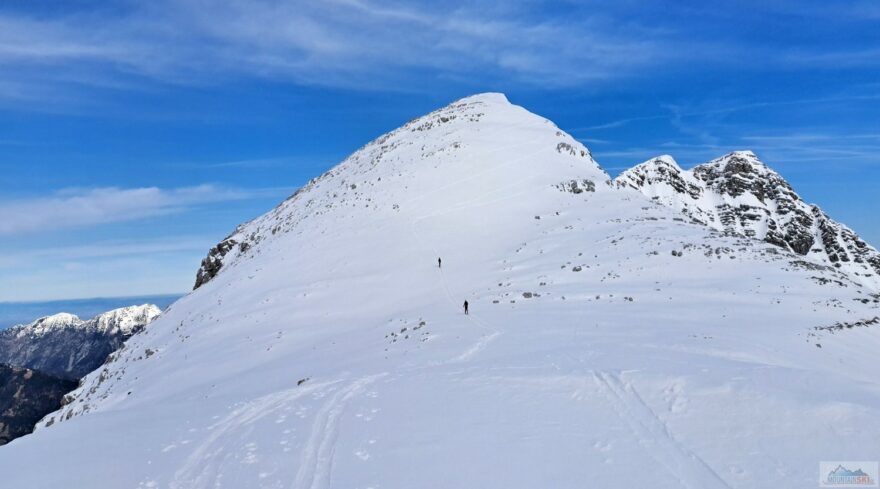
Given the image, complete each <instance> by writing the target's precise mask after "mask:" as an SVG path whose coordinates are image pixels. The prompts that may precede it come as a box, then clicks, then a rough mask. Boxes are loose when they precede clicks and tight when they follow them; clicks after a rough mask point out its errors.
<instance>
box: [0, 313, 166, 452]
mask: <svg viewBox="0 0 880 489" xmlns="http://www.w3.org/2000/svg"><path fill="white" fill-rule="evenodd" d="M160 313H161V311H160V309H159V308H158V307H157V306H155V305H153V304H144V305H140V306H129V307H124V308H120V309H114V310H112V311H108V312H105V313H103V314H99V315H97V316H95V317H94V318H92V319H89V320H85V321H84V320H82V319H80V318H78V317H77V316H75V315H73V314H68V313H58V314H54V315H51V316H46V317H42V318H39V319H37V320H35V321H33V322H31V323H29V324H23V325H20V326H16V327H13V328H10V329H6V330H2V331H0V445H2V444H4V443H7V442H9V441H10V440H12V439H14V438H16V437H18V436H21V435H24V434H27V433H30V432H31V430H33V427H34V424H35V423H36V422H37V421H39V420H40V419H41V418H42V417H43V416H45V415H46V414H48V413H50V412H52V411H55V410H56V409H58V408H59V407H61V404H62V398H63V396H64V395H65V394H67V393H68V392H70V391H71V390H73V389H74V388H75V387H76V386H77V385H78V383H79V380H80V379H81V378H82V377H83V376H85V375H86V374H88V373H89V372H91V371H92V370H94V369H96V368H97V367H99V366H100V365H101V364H102V363H104V361H105V360H106V359H107V356H108V355H110V354H111V353H113V352H114V351H116V350H117V349H118V348H119V347H120V346H121V345H122V344H123V343H124V342H125V340H127V339H128V338H130V337H131V336H132V335H134V334H136V333H137V332H139V331H141V330H142V329H143V328H144V327H146V326H147V324H149V323H150V322H152V321H153V320H154V319H156V318H157V317H158V316H159V314H160Z"/></svg>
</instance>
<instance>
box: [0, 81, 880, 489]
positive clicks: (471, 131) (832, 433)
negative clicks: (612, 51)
mask: <svg viewBox="0 0 880 489" xmlns="http://www.w3.org/2000/svg"><path fill="white" fill-rule="evenodd" d="M438 258H442V268H440V267H439V266H438V261H437V259H438ZM206 260H207V261H206V262H205V263H203V266H202V268H201V270H200V273H199V279H198V281H197V284H196V285H197V286H198V287H197V288H196V289H195V290H194V291H193V292H191V293H190V294H188V295H187V296H185V297H183V298H181V299H180V300H178V301H177V302H176V303H175V304H174V305H172V306H171V307H170V308H168V310H166V311H165V312H164V313H163V315H162V316H161V317H160V318H159V319H157V320H156V321H154V322H153V323H151V325H150V327H149V328H147V329H146V330H145V331H144V332H142V333H141V334H138V335H135V336H133V337H132V338H131V339H130V340H129V341H128V342H127V343H126V344H125V347H124V348H123V349H122V350H121V351H119V352H118V353H116V354H114V355H113V356H112V357H111V358H110V359H109V360H108V362H107V363H106V364H105V365H103V366H102V367H101V368H100V369H99V370H98V371H96V372H93V373H92V374H90V375H89V376H88V377H86V378H85V379H84V380H83V381H82V384H81V386H80V387H79V388H78V389H77V390H76V391H74V392H73V393H72V394H71V395H70V396H69V402H68V403H67V404H66V405H65V406H64V407H63V408H62V409H61V410H59V411H57V412H55V413H52V414H51V415H50V416H48V417H47V418H46V419H45V420H44V422H43V424H42V426H41V427H40V428H39V429H38V430H37V431H36V432H35V433H34V434H33V435H30V436H27V437H24V438H21V439H19V440H16V441H14V442H13V443H12V444H10V445H9V446H6V447H4V448H3V449H2V450H3V451H2V453H0V471H2V472H3V474H4V483H5V484H7V485H9V486H10V487H61V486H63V485H64V484H65V483H66V482H68V481H70V480H75V481H77V483H78V484H80V485H82V486H84V487H89V488H96V489H102V488H108V489H111V488H112V489H115V488H119V487H126V488H127V487H131V488H139V489H140V488H166V487H168V488H172V489H183V488H186V489H218V488H221V489H222V488H240V487H248V488H249V487H266V488H276V487H282V488H296V489H314V488H335V487H361V488H366V487H392V488H421V487H455V488H458V487H462V488H466V487H505V488H509V489H520V488H522V489H525V488H528V489H533V488H536V487H553V488H560V489H562V488H582V487H584V486H585V485H590V486H595V487H603V488H618V487H620V488H623V487H652V488H670V489H671V488H675V489H679V488H681V487H692V488H705V487H720V488H724V487H731V488H743V489H745V488H748V489H754V488H765V487H766V488H778V487H808V486H810V485H812V484H815V468H816V461H817V460H828V459H833V458H834V457H835V456H836V455H833V454H841V453H846V454H848V455H847V456H848V457H852V458H853V459H856V460H859V459H863V460H864V459H867V460H870V458H869V457H871V456H872V455H871V454H875V453H877V452H878V451H880V426H878V425H877V423H876V422H875V421H876V419H878V418H880V392H878V390H877V389H876V379H877V378H878V376H880V365H878V362H877V360H876V354H875V352H876V351H877V349H878V348H880V328H878V327H877V323H876V322H875V321H874V320H873V318H876V317H877V316H878V315H880V311H878V309H880V295H877V294H876V293H874V292H872V291H871V290H869V289H867V288H865V287H863V286H861V285H858V284H856V283H854V282H852V281H851V280H850V279H849V278H848V276H847V275H846V274H844V273H843V272H841V271H840V270H838V269H836V268H834V267H832V266H826V265H822V264H819V263H815V262H812V261H808V260H804V259H803V258H802V257H801V256H800V255H797V254H796V253H793V252H790V251H786V250H783V249H781V248H779V247H777V246H774V245H771V244H769V243H766V242H764V241H760V240H756V239H752V238H745V237H742V236H737V235H732V234H729V233H727V234H726V233H722V232H719V231H717V230H715V229H713V228H710V227H707V226H705V225H703V224H701V223H692V222H689V220H688V219H686V218H685V217H684V216H682V215H681V213H680V212H678V211H674V210H672V209H669V208H668V207H666V206H661V205H656V204H655V203H653V202H652V200H651V199H650V198H649V197H647V196H645V195H643V194H642V193H640V192H635V191H623V190H618V189H615V188H614V186H613V185H610V182H609V180H608V176H607V174H606V173H605V172H604V171H602V170H601V168H599V166H598V165H597V164H596V163H595V161H594V160H593V158H592V156H591V155H590V153H589V150H588V149H587V148H585V147H584V146H583V145H581V144H579V143H578V142H577V141H575V140H573V139H572V138H571V137H570V136H568V135H567V134H566V133H565V132H563V131H561V130H560V129H559V128H557V127H556V126H555V125H554V124H553V123H551V122H549V121H547V120H546V119H543V118H541V117H539V116H536V115H534V114H531V113H529V112H527V111H526V110H525V109H522V108H520V107H517V106H515V105H512V104H510V103H508V102H507V101H506V100H504V99H502V98H501V97H500V96H497V95H481V96H477V97H473V98H466V99H462V100H460V101H457V102H454V103H453V104H451V105H449V106H447V107H444V108H442V109H439V110H437V111H434V112H432V113H430V114H428V115H426V116H423V117H420V118H417V119H414V120H413V121H411V122H409V123H407V124H405V125H403V126H402V127H401V128H399V129H397V130H395V131H391V132H390V133H388V134H386V135H383V136H381V137H380V138H378V139H376V140H374V141H372V142H370V143H369V144H367V145H365V146H364V147H363V148H361V149H359V150H358V151H356V152H355V153H353V154H352V155H351V156H350V157H348V158H347V159H346V160H345V161H343V162H342V163H341V164H340V165H339V166H337V167H335V168H333V169H331V170H330V171H328V172H327V173H325V174H324V175H322V176H321V177H318V178H316V179H315V180H313V181H312V182H310V183H309V184H308V185H306V186H305V187H304V188H303V189H301V190H300V191H298V192H297V193H296V194H294V195H293V196H292V197H291V198H289V199H287V200H286V201H285V202H283V203H281V204H280V205H279V206H278V207H276V208H275V209H272V210H271V211H269V212H268V213H267V214H265V215H263V216H261V217H259V218H257V219H255V220H254V221H252V222H249V223H246V224H244V225H242V226H240V227H239V228H238V229H237V230H236V231H235V232H233V234H232V235H230V236H229V238H227V240H225V241H224V242H223V243H221V244H220V245H218V246H217V247H216V248H215V249H214V250H213V251H212V254H211V256H210V257H209V258H206ZM464 300H467V301H468V302H469V304H470V315H468V316H465V315H464V314H463V311H462V302H463V301H464ZM850 325H852V327H849V326H850ZM107 453H124V454H125V456H124V457H107V456H106V454H107ZM829 457H831V458H829ZM859 457H861V458H859Z"/></svg>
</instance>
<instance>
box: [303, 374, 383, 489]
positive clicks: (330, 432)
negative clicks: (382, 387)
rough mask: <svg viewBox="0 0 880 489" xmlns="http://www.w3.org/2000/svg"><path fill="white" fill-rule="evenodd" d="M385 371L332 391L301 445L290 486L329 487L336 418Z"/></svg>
mask: <svg viewBox="0 0 880 489" xmlns="http://www.w3.org/2000/svg"><path fill="white" fill-rule="evenodd" d="M384 375H385V374H378V375H373V376H369V377H363V378H361V379H358V380H355V381H354V382H352V383H351V384H349V385H347V386H346V387H344V388H342V389H340V390H338V391H337V392H336V393H334V394H333V395H332V396H331V397H330V400H328V401H327V402H326V403H325V404H324V405H323V406H322V407H321V410H320V411H319V412H318V413H317V414H316V415H315V420H314V423H313V425H312V431H311V434H310V435H309V439H308V441H307V442H306V445H305V447H304V448H303V451H302V455H301V457H300V461H299V470H298V471H297V473H296V479H295V481H294V483H293V485H292V486H291V487H292V488H294V489H322V488H328V487H330V475H331V471H332V468H333V455H334V454H335V452H336V438H337V437H338V436H339V420H340V418H341V417H342V414H343V412H344V411H345V407H346V405H347V404H348V402H349V400H350V399H351V398H352V397H354V396H357V395H358V394H360V393H361V392H363V390H364V389H365V388H366V386H368V385H369V384H371V383H373V382H375V381H376V380H377V379H379V378H380V377H383V376H384Z"/></svg>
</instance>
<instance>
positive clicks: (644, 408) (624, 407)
mask: <svg viewBox="0 0 880 489" xmlns="http://www.w3.org/2000/svg"><path fill="white" fill-rule="evenodd" d="M593 378H594V379H595V381H596V384H597V385H598V387H599V389H600V391H602V393H603V394H604V395H605V397H606V398H607V399H608V401H609V403H610V404H611V405H612V407H613V408H614V410H615V412H616V413H617V414H618V415H619V416H620V417H621V419H623V420H624V421H625V422H626V423H627V424H628V425H629V426H630V428H631V429H632V431H633V434H634V435H635V436H636V437H637V439H638V440H639V444H640V445H641V446H643V447H645V449H646V451H647V452H648V453H649V454H651V456H652V457H653V458H655V459H656V460H657V461H658V462H659V463H660V464H661V465H663V466H664V467H666V469H667V470H669V472H670V473H671V474H672V475H673V476H674V477H675V478H676V479H678V480H679V482H681V487H687V488H693V489H710V488H724V489H731V488H730V486H729V485H728V484H727V483H726V482H725V481H724V480H723V479H722V478H721V477H720V476H719V475H718V474H717V473H716V472H715V471H714V470H713V469H712V467H710V466H709V464H707V463H706V462H705V461H704V460H703V459H702V458H700V457H699V456H698V455H697V454H696V453H694V452H692V451H691V450H689V449H688V448H687V447H686V446H684V445H683V444H681V442H679V441H678V440H676V439H675V437H674V436H673V435H672V433H670V432H669V427H668V426H667V425H666V423H665V422H663V420H661V419H660V418H659V417H657V414H656V413H654V411H653V410H652V409H651V408H650V407H649V406H648V405H647V404H646V403H645V401H644V400H642V398H641V397H640V396H639V394H638V392H636V390H635V388H634V387H633V386H632V384H631V383H629V382H624V381H622V380H621V379H620V377H619V376H617V375H614V374H612V373H609V372H593Z"/></svg>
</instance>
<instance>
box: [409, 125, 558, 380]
mask: <svg viewBox="0 0 880 489" xmlns="http://www.w3.org/2000/svg"><path fill="white" fill-rule="evenodd" d="M531 143H532V141H528V142H525V143H523V144H522V146H524V145H527V144H531ZM541 151H542V150H541V149H538V150H535V151H532V152H529V153H527V154H525V155H523V156H521V157H519V158H514V159H513V160H511V161H508V162H506V163H504V164H501V165H497V166H494V167H492V168H488V169H486V170H483V171H480V172H477V173H476V174H473V175H471V176H469V177H465V178H462V179H459V180H456V181H454V182H451V183H449V184H447V185H445V186H443V187H440V188H437V189H435V190H433V191H432V192H429V193H428V194H425V195H424V196H427V195H429V194H431V193H434V192H438V191H440V190H442V189H443V188H445V187H448V186H450V185H457V184H460V183H462V182H464V181H466V180H470V179H473V178H475V177H477V176H480V175H482V174H484V173H489V172H493V171H497V170H501V169H503V168H505V167H507V166H510V165H512V164H514V163H517V162H520V161H522V160H525V159H527V158H530V157H532V156H534V155H535V154H538V153H540V152H541ZM492 152H494V151H492ZM487 153H491V152H487ZM528 180H529V178H528V177H527V178H523V179H521V180H518V181H516V182H514V183H512V184H510V185H505V186H503V187H500V188H495V189H494V190H492V191H490V192H487V193H486V194H483V195H482V196H481V198H478V199H471V200H468V201H464V202H460V203H458V204H456V205H455V206H452V207H448V208H446V209H444V210H442V211H440V212H433V213H430V214H425V215H423V216H419V217H416V218H414V219H413V220H412V222H411V223H410V232H411V233H412V235H413V236H414V237H415V238H416V241H417V242H418V243H419V244H420V245H421V246H422V248H425V249H430V250H431V251H432V252H433V254H434V255H435V256H441V255H440V253H439V252H438V251H437V249H436V248H434V247H433V246H431V245H429V244H426V243H425V241H424V240H422V238H421V236H420V235H419V233H418V232H416V224H417V223H418V222H420V221H423V220H425V219H428V218H431V217H437V216H442V215H446V214H450V213H452V212H457V211H461V210H465V209H472V208H476V207H481V206H485V205H489V204H494V203H497V202H503V201H505V200H510V199H514V198H516V197H518V196H520V195H522V194H524V193H527V192H530V191H532V189H526V190H524V191H523V192H519V193H514V194H509V195H505V196H504V197H502V198H499V199H490V200H486V199H485V197H486V196H487V195H492V194H496V193H499V192H504V191H507V190H510V189H513V188H516V187H518V186H520V185H521V184H523V183H525V182H526V181H528ZM424 196H422V197H424ZM440 283H441V285H442V287H443V292H444V294H445V295H446V299H447V301H449V304H450V305H451V306H452V307H453V308H457V307H458V305H457V301H456V300H455V299H454V298H453V297H452V294H451V293H450V292H449V285H448V283H447V281H446V274H445V273H444V270H443V268H442V267H440ZM465 319H467V320H468V321H470V322H471V324H474V325H476V326H478V327H480V328H483V329H490V330H493V332H492V333H488V334H484V335H483V336H482V337H481V338H480V340H479V341H477V342H476V343H475V344H474V345H472V346H471V347H469V348H468V349H467V350H465V351H464V352H462V353H461V354H460V355H458V356H456V357H454V358H452V359H451V360H450V361H451V362H463V361H466V360H468V359H470V358H471V357H473V356H474V355H476V354H477V353H479V352H480V351H482V350H483V349H484V348H486V346H487V345H488V344H489V343H491V342H492V341H494V340H495V339H497V338H498V337H499V336H501V330H499V329H497V328H493V327H490V326H489V325H488V324H487V323H486V322H485V321H483V320H481V319H479V318H476V317H474V315H472V314H467V315H465Z"/></svg>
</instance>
